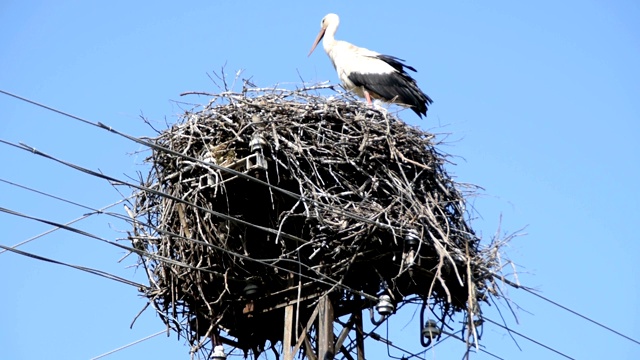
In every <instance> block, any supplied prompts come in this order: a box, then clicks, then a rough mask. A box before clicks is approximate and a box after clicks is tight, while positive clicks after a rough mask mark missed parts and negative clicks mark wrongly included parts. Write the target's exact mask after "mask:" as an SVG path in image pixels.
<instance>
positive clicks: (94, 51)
mask: <svg viewBox="0 0 640 360" xmlns="http://www.w3.org/2000/svg"><path fill="white" fill-rule="evenodd" d="M398 4H399V3H398ZM329 12H335V13H337V14H339V15H340V16H341V27H340V29H339V30H338V33H337V38H338V39H343V40H347V41H350V42H352V43H354V44H356V45H358V46H363V47H367V48H370V49H372V50H376V51H379V52H382V53H386V54H390V55H395V56H398V57H400V58H403V59H406V60H407V63H408V64H410V65H412V66H414V67H415V68H416V69H418V71H419V72H418V73H417V74H416V75H415V78H416V79H417V81H418V84H419V85H420V86H421V87H422V89H423V90H424V91H425V92H426V93H427V94H429V95H430V96H431V97H432V98H433V99H434V101H435V103H434V104H433V106H432V107H431V108H430V110H429V116H428V118H426V119H425V120H420V119H418V118H417V117H416V116H415V115H414V114H413V113H412V112H410V111H403V112H401V113H400V117H401V118H402V119H404V120H405V121H407V122H408V123H410V124H414V125H418V126H420V127H422V128H423V129H425V130H428V131H432V132H435V133H440V134H443V137H444V136H445V135H444V134H447V135H446V136H447V142H448V144H446V145H444V146H442V148H441V150H442V151H445V152H448V153H450V154H452V155H455V156H456V157H455V158H454V159H453V160H454V162H455V165H451V166H449V168H448V171H449V172H450V173H451V174H452V175H453V176H455V178H456V179H457V180H458V181H460V182H465V183H473V184H477V185H479V186H482V187H483V188H484V189H485V190H484V191H482V192H481V193H480V194H478V195H477V196H474V197H473V198H471V199H469V201H470V204H471V205H473V207H474V208H475V210H476V212H477V214H476V215H477V216H476V217H477V218H476V219H475V220H474V222H473V226H474V228H475V229H476V230H477V231H478V232H479V233H480V234H481V235H482V236H483V237H484V238H486V239H490V238H491V236H493V234H494V233H495V232H496V230H497V229H498V227H499V226H501V228H502V231H503V232H511V231H516V230H518V229H520V228H523V227H525V226H526V229H525V231H524V232H525V233H526V234H527V235H526V236H523V237H519V238H516V239H515V240H514V241H513V242H512V243H511V244H509V246H508V247H507V248H505V253H506V255H507V256H508V257H509V258H510V259H511V260H513V261H514V262H515V263H516V264H517V265H518V272H519V275H520V280H521V282H522V283H523V284H526V285H528V286H531V287H534V288H535V289H538V290H540V292H541V294H542V295H544V296H546V297H549V298H551V299H553V300H555V301H557V302H559V303H561V304H564V305H566V306H568V307H570V308H571V309H573V310H575V311H578V312H580V313H583V314H585V315H587V316H589V317H591V318H593V319H595V320H597V321H600V322H602V323H605V324H606V325H608V326H611V327H613V328H614V329H616V330H618V331H620V332H622V333H624V334H626V335H628V336H631V337H633V338H635V339H639V338H640V320H639V319H640V311H639V310H638V309H639V308H640V307H639V304H640V276H638V270H637V254H638V253H640V241H639V240H640V237H639V235H638V231H637V229H636V226H637V223H638V219H639V218H640V205H639V204H640V192H639V190H638V184H639V183H640V161H639V158H640V145H639V144H640V142H639V141H638V139H637V138H638V136H639V135H640V125H639V120H640V101H638V99H637V97H638V94H640V66H639V64H640V21H639V19H640V3H638V2H637V1H622V0H620V1H587V0H584V1H569V0H568V1H564V2H556V1H546V0H541V1H537V2H528V3H526V4H525V3H522V2H514V1H493V2H482V3H480V2H475V1H455V2H442V1H440V2H429V1H424V2H422V1H420V2H418V1H414V2H403V3H402V5H401V6H390V5H389V3H388V2H379V3H376V2H371V1H367V2H364V1H362V2H356V1H352V2H337V1H322V2H321V1H315V2H302V1H295V2H294V1H280V2H249V1H237V2H224V3H223V2H212V1H188V2H183V3H177V2H166V1H155V2H148V3H144V4H142V3H140V4H137V3H132V2H125V1H111V2H108V3H102V4H89V2H83V1H59V2H55V3H54V2H44V1H11V0H9V1H3V2H1V3H0V44H1V46H0V69H1V70H0V89H2V90H5V91H10V92H13V93H16V94H19V95H21V96H24V97H27V98H30V99H33V100H36V101H38V102H42V103H44V104H47V105H50V106H53V107H56V108H59V109H61V110H64V111H68V112H71V113H73V114H75V115H78V116H81V117H84V118H87V119H90V120H93V121H102V122H104V123H106V124H108V125H111V126H113V127H114V128H116V129H118V130H120V131H123V132H125V133H128V134H132V135H135V136H151V135H153V132H152V131H151V129H149V128H148V127H147V126H146V125H145V124H144V123H142V121H141V120H140V119H139V115H140V114H141V113H143V114H144V115H145V116H147V117H148V118H149V119H150V120H152V121H153V122H154V123H156V124H157V125H158V126H162V124H163V123H164V121H165V118H166V120H167V121H168V122H169V123H171V122H174V121H176V116H177V115H178V114H179V113H181V111H182V110H181V107H180V106H179V105H178V104H176V103H175V102H174V100H175V101H185V100H186V101H190V102H201V103H204V102H206V101H207V99H206V98H193V97H192V98H188V99H184V98H180V97H179V95H178V94H180V93H182V92H185V91H208V92H216V91H217V90H218V89H217V87H216V86H215V85H214V84H213V83H212V82H211V80H210V79H209V77H208V76H207V73H209V74H211V73H212V72H213V71H218V72H220V70H221V68H222V67H223V66H225V69H226V72H227V73H228V74H230V75H232V74H234V73H235V72H236V70H238V69H244V73H243V76H244V77H252V81H253V82H254V83H255V84H257V85H259V86H271V85H274V84H276V83H279V84H282V86H290V87H294V86H296V85H297V84H299V83H300V77H302V78H303V79H304V80H305V81H308V82H316V81H326V80H330V81H332V82H336V81H337V76H336V74H335V72H334V70H333V67H332V66H331V64H330V61H329V60H328V58H327V57H326V55H325V54H323V52H322V49H318V50H316V52H315V53H314V54H313V55H312V56H311V57H310V58H307V56H306V55H307V52H308V51H309V49H310V47H311V45H312V41H313V39H314V38H315V36H316V34H317V32H318V30H319V24H320V20H321V18H322V17H323V16H324V15H325V14H326V13H329ZM0 109H2V120H1V121H0V139H3V140H6V141H11V142H24V143H26V144H28V145H31V146H34V147H36V148H38V149H39V150H41V151H44V152H47V153H50V154H52V155H54V156H56V157H59V158H62V159H65V160H68V161H70V162H73V163H77V164H79V165H82V166H85V167H88V168H90V169H93V170H98V169H99V170H100V171H103V172H104V173H106V174H110V175H113V176H116V177H120V178H124V177H125V176H126V175H128V176H135V174H136V171H142V172H146V168H145V167H144V165H143V164H142V160H143V158H144V156H145V154H144V153H142V154H137V153H136V152H138V151H140V150H144V149H143V148H141V147H140V146H139V145H136V144H134V143H132V142H130V141H126V140H124V139H122V138H119V137H117V136H114V135H111V134H109V133H107V132H105V131H103V130H99V129H96V128H92V127H89V126H87V125H84V124H81V123H78V122H76V121H73V120H71V119H68V118H65V117H62V116H59V115H56V114H54V113H52V112H49V111H46V110H43V109H40V108H37V107H35V106H33V105H29V104H26V103H23V102H20V101H17V100H15V99H12V98H10V97H7V96H4V95H2V96H0ZM0 151H1V153H2V159H3V166H2V167H0V179H3V180H8V181H12V182H14V183H18V184H21V185H25V186H29V187H32V188H36V189H38V190H40V191H44V192H47V193H51V194H55V195H56V196H59V197H62V198H66V199H70V200H73V201H76V202H78V203H82V204H84V205H87V206H90V207H94V208H101V207H104V206H106V205H109V204H112V203H115V202H117V201H118V200H120V199H121V198H122V196H121V195H120V194H119V193H118V192H117V191H116V190H115V189H113V188H112V187H111V186H110V185H109V184H107V183H105V182H104V181H100V180H98V179H95V178H92V177H90V176H87V175H84V174H81V173H78V172H76V171H74V170H71V169H68V168H65V167H63V166H61V165H59V164H56V163H53V162H51V161H48V160H45V159H42V158H40V157H37V156H35V155H33V154H30V153H27V152H24V151H20V150H17V149H15V148H12V147H9V146H6V145H1V144H0ZM119 190H120V191H122V192H123V193H124V194H125V195H128V194H130V190H127V189H125V188H120V189H119ZM0 206H1V207H5V208H8V209H12V210H15V211H19V212H23V213H26V214H29V215H33V216H38V217H43V218H47V219H50V220H53V221H58V222H68V221H70V220H73V219H75V218H77V217H80V216H82V215H83V214H85V213H86V212H87V210H86V209H82V208H78V207H76V206H72V205H69V204H65V203H62V202H60V201H56V200H51V199H48V198H46V197H43V196H42V195H37V194H33V193H31V192H28V191H25V190H21V189H19V188H16V187H14V186H10V185H8V184H6V183H0ZM113 211H116V212H122V206H121V205H117V206H115V207H114V208H113ZM500 216H502V224H501V225H500ZM0 225H1V226H2V228H3V230H4V232H3V236H2V238H1V239H0V244H2V245H6V246H11V245H14V244H16V243H18V242H20V241H23V240H25V239H28V238H30V237H32V236H34V235H37V234H39V233H41V232H43V231H46V230H48V229H49V228H50V227H49V226H46V225H43V224H39V223H35V222H33V221H28V220H24V219H20V218H17V217H15V216H11V215H7V214H0ZM77 226H78V227H79V228H81V229H83V230H86V231H89V232H91V233H94V234H97V235H99V236H102V237H104V238H108V239H112V240H114V239H117V238H122V237H125V236H126V234H125V231H126V230H128V228H127V226H126V224H125V223H123V222H120V221H117V220H116V219H114V218H112V217H108V216H105V215H96V216H91V217H89V218H87V219H86V220H82V221H80V222H78V223H77ZM20 249H22V250H24V251H29V252H33V253H36V254H38V255H42V256H46V257H50V258H53V259H57V260H61V261H65V262H69V263H73V264H78V265H85V266H89V267H93V268H98V269H101V270H104V271H108V272H111V273H115V274H118V275H120V276H122V277H125V278H127V279H132V280H134V281H138V282H142V283H144V281H145V277H144V275H143V274H142V273H141V272H139V271H136V270H135V269H133V268H130V267H128V266H129V265H131V264H132V263H133V261H134V259H133V257H130V258H127V259H126V260H124V261H123V262H122V263H117V261H118V259H120V258H121V257H122V256H123V255H124V253H123V252H122V251H121V250H119V249H116V248H114V247H112V246H109V245H105V244H102V243H99V242H97V241H94V240H91V239H89V238H86V237H81V236H78V235H75V234H70V233H68V232H64V231H56V232H54V233H52V234H49V235H47V236H44V237H42V238H40V239H37V240H35V241H32V242H30V243H28V244H26V245H24V246H21V247H20ZM0 274H2V277H1V278H0V288H1V289H2V296H1V298H2V300H1V301H0V305H2V306H0V323H1V324H2V326H0V357H1V358H3V359H4V358H6V359H39V358H51V359H62V358H64V359H89V358H92V357H95V356H98V355H100V354H102V353H105V352H107V351H110V350H112V349H115V348H117V347H119V346H122V345H125V344H127V343H129V342H131V341H134V340H137V339H139V338H142V337H144V336H147V335H150V334H153V333H156V332H158V331H160V330H162V328H163V327H162V323H161V321H160V320H159V319H158V318H157V317H155V315H154V314H153V313H152V312H150V311H148V312H146V313H145V314H143V315H142V317H141V318H140V319H139V320H138V322H137V323H136V325H135V326H134V327H133V329H129V324H130V323H131V321H132V319H133V317H134V316H135V315H136V314H137V313H138V311H139V310H140V309H141V308H142V306H143V305H144V300H143V299H141V298H140V297H139V296H138V295H137V292H136V289H135V288H133V287H130V286H127V285H123V284H120V283H117V282H114V281H110V280H106V279H102V278H99V277H96V276H93V275H90V274H86V273H83V272H80V271H77V270H72V269H68V268H64V267H60V266H57V265H52V264H48V263H43V262H40V261H36V260H33V259H29V258H25V257H22V256H19V255H16V254H12V253H1V254H0ZM508 295H509V297H510V298H511V300H512V301H514V302H515V303H516V304H517V305H518V306H517V309H516V312H517V314H518V318H519V324H516V323H515V321H514V320H513V317H512V316H510V315H509V314H507V313H506V311H505V309H504V308H502V310H503V313H504V314H505V318H506V319H507V322H508V324H509V326H511V327H513V329H514V330H516V331H518V332H520V333H523V334H525V335H527V336H529V337H531V338H533V339H536V340H538V341H540V342H542V343H544V344H546V345H548V346H550V347H553V348H555V349H557V350H559V351H561V352H563V353H565V354H567V355H569V356H571V357H574V358H576V359H598V358H611V359H636V358H638V355H639V354H640V346H639V345H637V344H634V343H632V342H629V341H626V340H623V339H621V338H620V337H618V336H616V335H613V334H611V333H609V332H607V331H605V330H603V329H601V328H598V327H596V326H594V325H592V324H590V323H588V322H586V321H585V320H582V319H580V318H577V317H575V316H573V315H571V314H569V313H567V312H565V311H563V310H560V309H558V308H557V307H555V306H552V305H549V304H548V303H545V302H544V301H541V300H540V299H538V298H536V297H534V296H532V295H531V294H528V293H526V292H523V291H521V290H515V289H510V290H509V292H508ZM485 311H486V313H487V316H490V317H492V318H494V319H498V318H499V316H498V315H497V313H496V312H495V307H487V308H486V309H485ZM411 316H412V313H411V311H408V312H404V313H400V314H398V315H397V316H396V317H395V318H394V319H393V320H392V322H391V330H390V331H391V333H390V334H389V337H390V338H391V340H392V341H394V344H397V345H399V346H401V347H403V348H406V349H408V350H411V351H420V350H421V347H420V344H419V342H418V337H417V336H418V334H417V332H418V326H417V324H416V323H415V322H416V319H413V320H412V318H411ZM407 324H409V325H408V326H407ZM383 333H384V331H383ZM383 335H384V334H383ZM516 339H517V340H518V344H519V345H520V347H521V348H522V350H519V349H518V347H517V346H516V345H515V344H514V343H513V341H512V340H511V338H510V337H509V335H508V334H507V332H506V331H505V330H504V329H501V328H499V327H496V326H489V325H487V326H486V327H485V332H484V337H483V344H484V345H485V346H486V349H487V350H488V351H490V352H492V353H494V354H496V355H498V356H500V357H502V358H505V359H539V358H545V359H554V358H562V357H561V356H559V355H557V354H554V353H552V352H549V351H548V350H546V349H544V348H542V347H540V346H538V345H535V344H533V343H531V342H528V341H527V340H524V339H521V338H518V337H516ZM371 346H372V348H371V349H374V350H371V351H369V353H368V356H367V358H370V359H384V358H387V354H386V352H385V349H384V347H382V348H381V347H379V346H378V347H376V346H377V345H374V344H372V345H371ZM391 354H392V355H394V356H401V355H402V353H401V352H399V351H397V350H392V353H391ZM462 354H463V345H462V344H460V343H456V342H454V341H447V342H445V343H443V344H442V345H438V346H437V347H435V348H434V350H433V351H429V352H428V353H427V354H426V358H427V359H459V358H461V357H462ZM149 356H153V357H161V358H174V359H178V358H182V359H186V358H188V347H186V346H184V344H183V340H182V339H180V340H177V339H176V338H175V336H171V337H166V336H159V337H155V338H153V339H151V340H148V341H145V342H143V343H140V344H138V345H135V346H133V347H131V348H128V349H126V350H122V351H120V352H117V353H114V354H113V355H109V356H107V357H105V359H111V360H115V359H130V358H140V357H149ZM473 358H476V359H490V358H491V357H490V356H488V355H486V354H482V353H480V354H476V355H474V356H473Z"/></svg>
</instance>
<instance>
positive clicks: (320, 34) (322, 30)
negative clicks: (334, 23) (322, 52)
mask: <svg viewBox="0 0 640 360" xmlns="http://www.w3.org/2000/svg"><path fill="white" fill-rule="evenodd" d="M326 30H327V29H326V28H324V29H321V30H320V32H319V33H318V37H316V41H314V42H313V46H312V47H311V51H309V55H307V57H309V56H311V53H312V52H313V50H315V49H316V46H318V44H319V43H320V40H322V38H323V37H324V32H325V31H326Z"/></svg>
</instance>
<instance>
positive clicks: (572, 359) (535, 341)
mask: <svg viewBox="0 0 640 360" xmlns="http://www.w3.org/2000/svg"><path fill="white" fill-rule="evenodd" d="M482 319H483V320H486V321H488V322H490V323H492V324H494V325H497V326H499V327H501V328H503V329H505V330H507V331H509V332H512V333H514V334H516V335H518V336H520V337H522V338H524V339H526V340H529V341H531V342H532V343H534V344H536V345H539V346H542V347H543V348H545V349H547V350H550V351H553V352H554V353H556V354H558V355H561V356H564V357H565V358H567V359H571V360H576V359H575V358H572V357H571V356H569V355H567V354H565V353H562V352H560V351H558V350H556V349H554V348H552V347H550V346H547V345H545V344H543V343H541V342H539V341H537V340H534V339H532V338H530V337H528V336H526V335H524V334H521V333H519V332H517V331H515V330H513V329H510V328H509V327H507V326H504V325H502V324H499V323H497V322H495V321H493V320H491V319H488V318H486V317H483V318H482Z"/></svg>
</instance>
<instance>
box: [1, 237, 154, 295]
mask: <svg viewBox="0 0 640 360" xmlns="http://www.w3.org/2000/svg"><path fill="white" fill-rule="evenodd" d="M0 248H2V249H4V250H6V251H11V252H13V253H16V254H18V255H22V256H26V257H30V258H32V259H36V260H40V261H44V262H48V263H52V264H56V265H62V266H67V267H70V268H72V269H76V270H80V271H84V272H88V273H90V274H93V275H97V276H101V277H104V278H107V279H110V280H114V281H118V282H121V283H123V284H126V285H131V286H135V287H136V288H139V289H140V288H143V289H144V288H146V287H147V286H145V285H142V284H139V283H137V282H135V281H131V280H128V279H125V278H122V277H120V276H117V275H114V274H111V273H108V272H106V271H102V270H97V269H92V268H89V267H85V266H79V265H73V264H68V263H65V262H62V261H58V260H54V259H50V258H47V257H44V256H40V255H36V254H34V253H30V252H26V251H22V250H18V249H14V248H11V247H9V246H5V245H2V244H0Z"/></svg>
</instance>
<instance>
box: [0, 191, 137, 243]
mask: <svg viewBox="0 0 640 360" xmlns="http://www.w3.org/2000/svg"><path fill="white" fill-rule="evenodd" d="M0 181H1V182H4V183H7V184H10V185H14V186H17V187H20V188H23V189H25V190H29V191H33V192H35V193H38V194H41V195H44V196H48V197H51V198H54V199H57V200H60V201H63V202H66V203H69V204H72V205H75V206H78V207H81V208H84V209H88V210H91V211H92V212H91V213H88V214H84V215H82V216H80V217H78V218H75V219H73V220H71V221H69V222H67V223H65V225H71V224H74V223H76V222H78V221H80V220H84V219H86V218H88V217H89V216H92V215H96V214H107V215H109V216H114V217H116V218H120V216H118V214H113V213H105V212H104V211H105V210H107V209H109V208H112V207H114V206H116V205H118V204H120V203H122V202H124V201H127V200H128V198H126V199H121V200H118V201H116V202H114V203H112V204H109V205H107V206H104V207H102V208H100V209H94V208H91V207H89V206H85V205H82V204H79V203H76V202H73V201H70V200H67V199H63V198H60V197H57V196H54V195H51V194H47V193H45V192H42V191H39V190H36V189H32V188H29V187H27V186H24V185H20V184H16V183H13V182H11V181H8V180H4V179H0ZM59 229H60V227H54V228H51V229H49V230H47V231H45V232H42V233H40V234H38V235H35V236H32V237H30V238H28V239H26V240H24V241H21V242H19V243H17V244H15V245H13V246H11V248H12V249H15V248H18V247H20V246H22V245H24V244H26V243H29V242H31V241H34V240H36V239H39V238H41V237H43V236H45V235H48V234H51V233H52V232H54V231H56V230H59ZM7 251H8V250H5V249H2V250H0V254H2V253H5V252H7Z"/></svg>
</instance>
